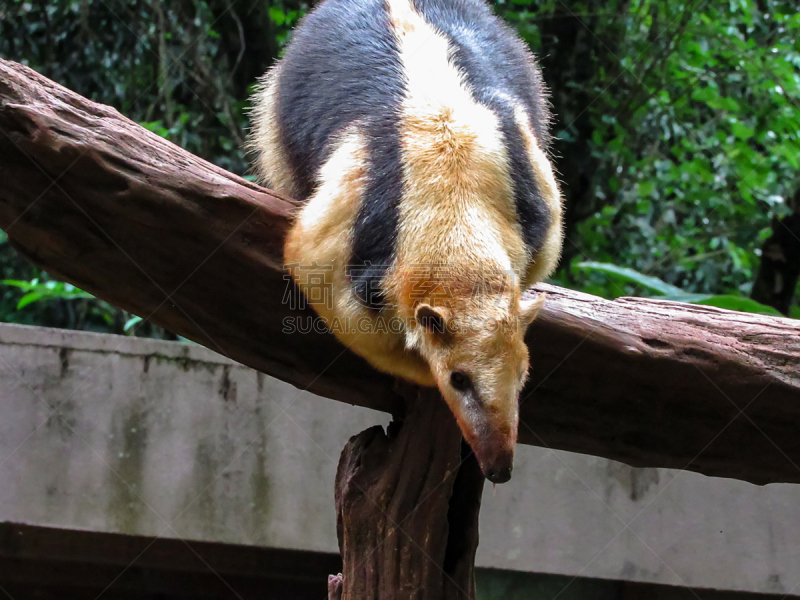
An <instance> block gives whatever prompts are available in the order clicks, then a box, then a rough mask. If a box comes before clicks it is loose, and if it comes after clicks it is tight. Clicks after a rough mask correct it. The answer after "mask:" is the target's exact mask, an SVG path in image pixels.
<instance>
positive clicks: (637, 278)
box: [575, 261, 800, 317]
mask: <svg viewBox="0 0 800 600" xmlns="http://www.w3.org/2000/svg"><path fill="white" fill-rule="evenodd" d="M575 268H576V269H582V270H587V271H593V272H595V273H602V274H603V275H606V276H608V277H609V279H610V280H611V285H612V286H614V287H616V289H618V290H620V291H622V287H620V285H619V284H620V283H622V284H628V283H632V284H635V286H636V289H637V290H640V291H645V292H648V291H649V292H653V293H652V294H649V293H645V294H643V295H645V296H655V297H658V298H660V299H663V300H674V301H676V302H689V303H691V304H705V305H707V306H716V307H717V308H725V309H728V310H738V311H740V312H750V313H760V314H765V315H772V316H775V317H782V316H783V315H782V314H781V313H780V312H779V311H778V310H777V309H776V308H773V307H772V306H767V305H765V304H761V303H760V302H756V301H755V300H753V299H751V298H745V297H742V296H732V295H730V294H718V295H714V294H693V293H689V292H685V291H683V290H682V289H680V288H678V287H675V286H674V285H670V284H669V283H667V282H665V281H662V280H661V279H659V278H658V277H653V276H652V275H645V274H643V273H639V272H638V271H636V270H634V269H630V268H627V267H618V266H617V265H611V264H607V263H598V262H591V261H587V262H582V263H578V264H576V265H575ZM619 295H627V294H624V293H622V294H619ZM798 312H800V311H798Z"/></svg>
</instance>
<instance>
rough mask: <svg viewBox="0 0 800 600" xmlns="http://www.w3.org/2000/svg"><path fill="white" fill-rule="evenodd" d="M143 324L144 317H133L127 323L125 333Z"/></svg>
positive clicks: (124, 327) (124, 328)
mask: <svg viewBox="0 0 800 600" xmlns="http://www.w3.org/2000/svg"><path fill="white" fill-rule="evenodd" d="M141 322H142V317H137V316H133V317H131V318H130V319H128V320H127V321H125V325H124V326H123V327H122V330H123V331H130V330H131V329H133V328H134V327H135V326H136V325H137V324H138V323H141Z"/></svg>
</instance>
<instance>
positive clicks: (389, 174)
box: [277, 0, 551, 310]
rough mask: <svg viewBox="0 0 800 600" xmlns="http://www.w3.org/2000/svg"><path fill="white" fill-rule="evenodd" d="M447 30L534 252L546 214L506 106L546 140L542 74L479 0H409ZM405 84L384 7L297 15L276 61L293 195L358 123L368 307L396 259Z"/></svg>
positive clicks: (359, 280) (339, 6) (333, 7)
mask: <svg viewBox="0 0 800 600" xmlns="http://www.w3.org/2000/svg"><path fill="white" fill-rule="evenodd" d="M413 2H414V3H415V6H416V8H417V10H418V11H419V12H420V14H422V15H423V18H424V19H425V20H426V21H427V22H428V23H429V24H431V26H433V27H434V28H435V29H438V30H439V31H440V32H441V33H442V34H443V35H445V36H446V37H447V38H448V39H449V41H450V44H451V45H452V47H453V48H454V50H455V52H454V62H455V64H456V66H457V67H458V68H459V69H460V70H461V71H462V72H464V73H465V74H466V78H467V81H468V83H469V85H470V88H471V93H472V95H473V97H474V99H475V101H476V102H480V103H481V104H483V105H485V106H487V107H488V108H490V109H491V110H493V111H494V112H495V114H497V115H498V117H499V119H500V123H501V129H502V133H503V135H504V137H505V142H506V145H507V147H508V153H509V156H510V159H511V177H512V181H513V184H514V193H515V203H516V207H517V213H518V216H519V220H520V223H521V225H522V229H523V236H524V240H525V243H526V245H527V246H528V248H529V249H530V250H531V253H532V254H533V253H535V252H536V251H538V250H539V249H540V248H541V246H542V243H543V241H544V238H545V235H546V232H547V229H548V227H549V226H550V220H551V218H550V214H549V211H548V209H547V206H546V205H545V203H544V201H543V199H542V197H541V193H540V191H539V189H538V187H537V185H536V180H535V177H534V175H533V170H532V168H531V165H530V163H529V161H528V158H527V153H526V151H525V144H524V139H523V137H522V134H521V132H520V131H519V130H518V128H517V126H516V123H515V121H514V117H513V107H512V105H511V103H510V101H509V100H510V99H512V98H513V99H516V100H517V101H519V102H520V103H521V104H522V105H523V106H524V107H525V109H526V110H527V112H528V116H529V119H530V121H531V124H532V126H533V128H534V133H535V134H536V136H537V138H538V140H539V141H540V143H542V144H546V143H547V142H548V141H549V138H548V134H547V125H548V121H549V115H548V112H547V108H546V106H545V101H544V98H543V93H542V90H543V84H542V80H541V75H540V73H539V71H538V69H537V68H536V66H535V64H534V63H533V61H532V59H531V57H530V55H529V54H528V52H527V50H526V48H525V46H524V45H523V44H522V42H521V41H520V40H518V39H517V37H516V35H515V34H514V33H512V32H511V31H510V30H509V29H508V28H507V27H506V26H505V25H504V24H503V23H502V22H501V21H500V19H498V18H497V17H495V16H494V15H493V14H492V13H491V11H490V10H489V8H488V7H487V6H486V5H485V4H484V3H483V2H482V1H481V0H413ZM405 87H406V81H405V78H404V75H403V67H402V64H401V62H400V57H399V49H398V48H397V42H396V40H395V38H394V35H393V32H392V30H391V25H390V22H389V15H388V9H387V7H386V5H385V2H384V0H325V1H324V2H322V3H321V4H320V5H319V6H318V7H317V8H316V9H315V10H314V11H313V12H312V13H310V14H309V15H308V16H307V17H306V18H305V19H303V21H302V23H301V24H300V26H299V27H298V28H297V29H296V30H295V32H294V38H293V40H292V43H291V44H290V45H289V48H288V49H287V52H286V56H285V57H284V59H283V66H282V69H281V74H280V79H279V81H278V85H277V103H278V126H279V129H280V136H281V142H282V144H283V145H284V147H285V149H286V153H287V157H288V160H289V165H290V168H291V169H292V171H293V174H294V178H295V181H296V183H297V187H298V191H299V194H300V195H301V197H304V198H307V197H308V196H310V195H311V194H312V193H313V191H314V187H315V185H316V181H315V180H316V175H317V172H318V171H319V169H320V167H321V166H322V165H323V164H324V162H325V160H326V159H327V158H328V156H329V154H330V152H331V150H332V149H333V143H332V142H333V140H335V137H336V135H337V134H339V133H341V132H342V131H344V130H345V129H346V128H347V127H348V126H349V125H351V124H353V123H356V122H358V123H359V125H360V128H361V129H362V131H363V132H364V134H365V137H366V139H367V144H368V148H367V151H368V155H369V168H368V173H367V175H368V184H367V189H366V190H365V194H364V198H363V202H362V205H361V207H360V209H359V214H358V216H357V219H356V223H355V227H354V232H353V248H352V257H351V260H350V269H349V273H350V279H351V282H352V286H353V290H354V293H355V294H356V296H357V297H358V298H359V299H361V301H362V302H363V303H364V304H365V305H366V306H368V307H370V308H373V309H375V310H379V309H380V308H382V307H383V306H384V301H385V300H384V296H383V291H382V289H381V287H380V281H381V280H382V279H383V277H384V275H385V274H386V271H387V269H388V268H389V266H390V265H391V264H392V261H393V257H394V254H395V246H396V243H397V230H398V220H399V204H400V201H401V198H402V164H401V148H400V134H399V121H400V107H401V103H402V101H403V97H404V91H405Z"/></svg>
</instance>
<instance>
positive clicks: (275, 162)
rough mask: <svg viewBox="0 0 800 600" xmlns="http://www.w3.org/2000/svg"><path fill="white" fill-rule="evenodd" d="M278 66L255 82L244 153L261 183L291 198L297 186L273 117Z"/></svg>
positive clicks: (275, 116) (274, 114)
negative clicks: (250, 154)
mask: <svg viewBox="0 0 800 600" xmlns="http://www.w3.org/2000/svg"><path fill="white" fill-rule="evenodd" d="M280 68H281V66H280V63H279V64H277V65H276V66H274V67H273V68H272V69H270V70H269V71H268V72H267V74H266V75H264V77H262V78H261V81H259V85H258V88H257V90H256V93H255V96H254V98H253V110H252V111H251V113H250V116H251V120H252V131H251V132H250V137H249V140H248V144H247V146H248V150H249V151H252V152H255V153H256V165H255V166H256V171H257V173H258V174H259V175H260V176H261V183H263V184H264V185H266V186H267V187H269V188H270V189H273V190H275V191H276V192H280V193H281V194H286V195H287V196H289V197H290V198H294V197H295V195H296V194H297V186H296V185H295V182H294V177H293V175H292V170H291V168H290V167H289V161H288V160H287V158H286V152H285V150H284V148H283V144H281V141H280V130H279V129H278V118H277V115H276V112H275V111H276V108H277V107H276V98H275V96H276V87H277V83H278V77H279V76H280Z"/></svg>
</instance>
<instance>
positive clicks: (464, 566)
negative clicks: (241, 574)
mask: <svg viewBox="0 0 800 600" xmlns="http://www.w3.org/2000/svg"><path fill="white" fill-rule="evenodd" d="M406 406H407V414H406V417H405V419H404V421H403V422H402V424H398V423H397V422H395V423H392V424H391V425H390V426H389V428H388V432H387V433H384V430H383V428H382V427H380V426H376V427H371V428H369V429H367V430H366V431H362V432H361V433H360V434H359V435H357V436H355V437H353V438H351V439H350V441H349V442H348V443H347V445H346V446H345V448H344V451H343V452H342V456H341V459H340V461H339V468H338V470H337V473H336V513H337V527H336V528H337V534H338V537H339V550H340V552H341V555H342V563H343V566H342V574H341V575H339V576H332V577H331V578H330V579H329V580H328V589H329V598H341V599H342V600H367V599H371V598H374V599H376V600H378V599H379V600H395V599H401V598H414V599H415V600H473V599H474V598H475V577H474V564H475V551H476V549H477V547H478V513H479V511H480V503H481V493H482V492H483V482H484V478H483V474H482V473H481V471H480V468H479V466H478V462H477V460H476V459H475V456H474V455H473V453H472V451H470V450H469V447H468V446H467V445H466V444H464V443H463V442H462V439H461V432H460V431H459V429H458V425H457V424H456V422H455V419H454V418H453V416H452V414H451V413H450V411H449V409H448V408H447V405H446V404H445V403H444V401H443V400H442V398H441V396H440V395H439V393H438V392H437V391H436V390H431V389H419V390H418V389H416V388H411V393H409V394H406Z"/></svg>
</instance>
